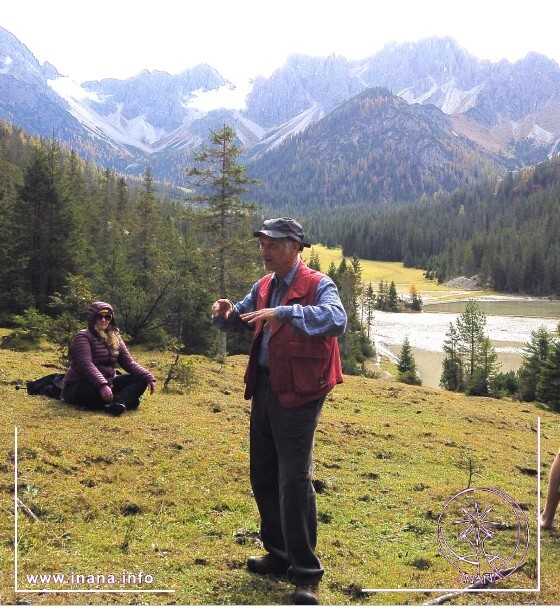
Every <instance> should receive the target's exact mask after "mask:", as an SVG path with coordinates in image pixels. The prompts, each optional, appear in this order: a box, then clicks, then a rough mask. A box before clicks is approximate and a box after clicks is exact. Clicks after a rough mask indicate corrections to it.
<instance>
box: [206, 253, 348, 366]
mask: <svg viewBox="0 0 560 607" xmlns="http://www.w3.org/2000/svg"><path fill="white" fill-rule="evenodd" d="M300 263H301V260H299V261H298V262H297V263H296V265H295V266H294V267H293V268H292V269H291V270H290V272H289V273H288V275H287V276H286V277H285V278H284V279H283V280H278V277H277V276H276V274H274V275H273V277H272V291H271V296H270V303H269V305H268V307H269V308H276V318H277V319H278V320H279V321H280V322H283V323H287V324H289V325H290V326H291V327H292V329H293V330H294V331H296V332H298V333H304V334H305V335H311V336H314V335H328V336H330V337H338V336H339V335H342V334H343V333H344V331H345V330H346V322H347V318H346V311H345V310H344V307H343V305H342V302H341V301H340V296H339V294H338V289H337V288H336V285H335V284H334V282H333V281H332V280H331V278H329V277H328V276H324V277H323V278H321V280H320V281H319V284H318V285H317V295H316V297H315V303H314V305H312V306H301V305H300V304H294V305H291V306H281V305H279V304H280V302H281V301H282V299H283V298H284V295H286V293H287V291H288V288H289V286H290V285H291V283H292V281H293V279H294V276H295V274H296V272H297V270H298V268H299V265H300ZM258 288H259V283H258V282H256V283H255V284H254V285H253V288H252V289H251V292H250V293H249V294H248V295H246V296H245V298H244V299H243V300H242V301H240V302H238V303H236V304H235V305H234V306H233V314H232V315H231V316H230V317H229V318H228V319H227V320H226V319H224V317H223V316H213V317H212V323H213V324H214V325H215V326H216V327H218V328H219V329H221V330H222V331H253V326H252V325H249V324H247V323H245V322H243V321H242V320H241V318H240V315H241V314H247V313H248V312H254V311H255V310H256V309H257V296H258ZM269 338H270V331H263V336H262V341H261V347H260V349H259V354H258V364H259V365H264V366H268V340H269Z"/></svg>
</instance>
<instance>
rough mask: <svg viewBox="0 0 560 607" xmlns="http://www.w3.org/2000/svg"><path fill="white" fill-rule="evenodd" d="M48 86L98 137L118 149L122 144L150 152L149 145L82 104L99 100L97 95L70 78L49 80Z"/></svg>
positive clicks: (71, 112)
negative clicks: (85, 101) (85, 100)
mask: <svg viewBox="0 0 560 607" xmlns="http://www.w3.org/2000/svg"><path fill="white" fill-rule="evenodd" d="M47 84H48V85H49V86H50V87H51V88H52V89H53V91H55V93H57V94H58V95H60V96H61V97H62V98H63V99H64V100H65V101H66V102H67V103H68V105H69V107H70V114H72V116H74V118H76V119H77V120H78V121H79V122H80V123H81V124H82V125H84V127H86V128H87V129H88V130H89V131H90V132H91V133H93V134H94V135H95V136H96V137H99V138H101V139H103V140H104V141H107V142H108V143H110V144H111V145H112V146H113V147H114V148H117V149H118V148H119V144H120V145H123V146H133V147H135V148H138V149H141V150H142V151H144V152H150V147H149V145H146V144H145V143H143V142H141V141H138V140H137V139H135V138H134V137H132V136H131V135H130V134H129V133H127V132H126V131H125V130H123V129H122V128H120V127H119V126H117V125H114V124H113V123H112V122H111V121H109V120H107V119H106V118H104V117H103V116H100V115H99V114H98V113H97V112H95V111H94V110H92V109H91V108H89V107H88V106H86V105H85V104H84V103H83V102H82V100H83V99H85V98H90V99H95V100H99V96H98V95H97V94H96V93H94V92H90V91H86V90H84V89H83V88H82V87H81V86H80V85H79V84H77V83H76V82H74V81H73V80H71V79H70V78H68V77H61V78H57V79H55V80H47Z"/></svg>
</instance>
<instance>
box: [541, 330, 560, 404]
mask: <svg viewBox="0 0 560 607" xmlns="http://www.w3.org/2000/svg"><path fill="white" fill-rule="evenodd" d="M535 397H536V400H538V401H539V402H541V403H544V404H545V405H548V406H549V407H552V409H553V410H554V411H560V340H554V341H553V342H552V343H551V344H550V346H549V349H548V355H547V357H546V359H545V361H544V363H543V365H542V367H541V372H540V374H539V379H538V381H537V389H536V394H535Z"/></svg>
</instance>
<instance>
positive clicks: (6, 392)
mask: <svg viewBox="0 0 560 607" xmlns="http://www.w3.org/2000/svg"><path fill="white" fill-rule="evenodd" d="M3 333H4V334H5V333H6V331H5V330H4V331H3ZM132 351H133V354H134V355H135V357H136V358H137V359H138V360H139V361H140V362H141V363H142V364H144V365H145V366H147V367H149V368H150V369H152V371H153V372H154V374H155V375H156V376H157V377H158V380H159V386H161V385H162V384H163V379H164V378H165V376H166V375H167V370H168V368H169V365H170V364H171V362H172V360H173V358H174V355H173V354H172V353H171V352H152V351H145V350H140V349H136V348H132ZM190 361H191V364H192V368H193V371H194V374H193V375H194V379H193V381H192V383H191V385H189V386H178V385H176V384H173V383H172V384H171V385H170V388H171V389H170V390H169V391H168V392H165V391H163V390H161V388H160V389H158V390H157V391H156V393H155V394H154V395H153V396H146V397H145V398H144V400H143V402H142V404H141V406H140V408H139V409H138V410H137V411H134V412H127V413H125V414H124V415H123V416H121V417H118V418H113V417H110V416H109V415H107V414H104V413H101V412H92V411H88V410H83V409H79V408H74V407H71V406H68V405H66V404H64V403H63V402H61V401H56V400H53V399H49V398H45V397H40V396H29V395H27V393H26V391H25V389H19V390H17V389H16V388H17V386H25V381H26V380H30V379H36V378H38V377H41V376H43V375H46V374H47V373H52V372H55V371H58V370H63V369H62V368H61V367H60V365H59V362H58V359H57V353H56V351H55V350H54V349H50V348H48V347H47V348H46V349H43V350H36V351H32V352H27V353H20V352H14V351H10V350H0V385H1V391H0V428H1V429H2V431H1V437H0V441H1V442H0V495H1V501H0V508H1V514H2V516H1V517H0V563H2V568H1V571H0V604H16V603H17V604H39V605H70V604H74V605H75V604H103V605H112V604H145V605H168V604H169V605H175V604H178V605H181V604H289V603H290V597H291V592H292V589H293V587H292V586H291V585H290V584H288V582H287V581H286V580H285V579H284V578H283V577H280V576H266V577H261V576H255V575H253V574H250V573H249V572H248V571H247V570H246V568H245V561H246V559H247V557H248V556H249V555H251V554H260V553H261V547H260V545H259V538H258V514H257V509H256V506H255V504H254V501H253V499H252V496H251V489H250V486H249V478H248V423H249V404H248V403H247V402H245V401H244V400H243V396H242V393H243V379H242V378H243V371H244V368H245V364H246V357H245V356H234V357H230V358H229V359H228V360H227V362H226V363H225V364H220V363H218V362H216V361H213V360H208V359H206V358H203V357H191V358H190ZM539 416H540V417H541V420H542V421H541V455H542V473H541V480H542V482H543V486H542V488H541V495H542V496H544V494H545V490H546V484H547V479H548V471H549V465H550V463H551V462H552V459H553V457H554V454H555V452H556V450H557V448H558V444H559V442H560V440H559V439H560V416H559V415H558V414H552V413H549V412H547V411H544V410H540V409H538V408H537V407H536V406H534V405H532V404H526V403H517V402H511V401H505V400H504V401H497V400H492V399H483V398H466V397H464V396H462V395H457V394H452V393H447V392H445V391H442V390H438V389H433V388H424V387H412V386H406V385H404V384H399V383H396V382H394V381H391V380H378V379H366V378H361V377H347V378H346V379H345V383H344V384H342V385H341V386H338V387H337V388H336V389H335V390H334V391H333V393H332V394H331V395H330V396H329V397H328V399H327V402H326V404H325V408H324V413H323V417H322V419H321V422H320V424H319V428H318V432H317V438H316V449H315V464H316V465H315V484H316V488H317V492H318V511H319V544H318V552H319V555H320V557H321V559H322V562H323V565H324V567H325V570H326V574H325V577H324V580H323V583H322V585H321V592H322V601H323V603H325V604H343V605H344V604H355V605H397V604H415V605H416V604H422V603H425V602H427V601H429V600H432V599H434V598H436V597H438V596H439V595H441V594H445V592H443V591H442V592H430V593H424V592H422V593H405V592H402V593H401V592H390V591H384V592H375V593H371V594H364V593H362V592H361V589H363V588H368V589H406V588H408V589H417V588H423V589H434V588H435V589H448V588H458V587H461V585H460V584H458V582H456V577H457V571H456V570H455V569H454V568H453V567H452V566H451V564H450V563H449V562H448V561H447V560H446V559H445V558H443V557H442V556H441V555H440V553H439V548H438V544H437V541H436V532H437V523H438V517H439V515H440V513H441V512H442V508H443V507H444V505H445V503H446V502H447V500H449V499H450V498H451V497H452V496H453V495H455V494H456V493H457V492H459V491H460V490H462V489H464V488H466V487H467V484H468V481H469V477H470V476H471V477H472V482H471V486H473V487H477V486H478V487H493V488H498V489H500V490H502V491H505V492H506V493H508V494H509V495H511V496H512V497H513V498H514V499H515V500H516V501H517V502H518V503H519V504H520V506H521V508H522V509H523V511H524V512H525V514H526V516H527V518H528V520H529V526H530V545H529V552H528V555H527V560H526V563H525V565H524V566H523V567H522V569H521V570H520V571H518V572H517V573H515V574H514V575H513V576H511V577H509V578H507V579H505V580H503V581H501V582H499V583H498V587H499V588H501V589H505V588H509V589H517V588H521V589H528V588H529V589H531V588H536V587H537V569H538V567H537V556H538V555H537V541H536V538H537V534H536V531H537V530H536V525H535V519H536V513H537V418H538V417H539ZM15 427H17V441H18V470H17V488H18V497H19V499H20V500H21V503H22V504H23V505H24V506H25V507H26V508H27V509H28V510H27V511H25V510H24V509H23V507H21V508H19V513H18V517H17V524H18V530H17V539H18V552H17V556H18V561H17V583H18V589H19V590H20V591H21V590H50V591H53V590H66V591H68V590H88V591H92V590H103V591H107V590H113V591H114V590H119V591H121V590H128V591H131V590H132V591H134V592H128V593H120V594H116V593H107V592H101V593H93V592H91V593H81V594H75V593H68V592H65V593H62V592H59V593H53V592H49V593H47V592H41V593H33V594H31V593H29V594H28V593H23V592H20V593H17V594H16V593H15V591H14V534H15V520H14V459H15V458H14V446H15V433H14V428H15ZM558 528H559V530H555V531H548V532H544V533H542V545H541V550H542V554H541V559H540V561H541V562H540V572H541V591H540V592H539V593H536V592H526V591H525V592H515V593H513V594H511V593H498V592H490V593H471V594H470V595H462V596H458V597H457V598H454V599H452V600H451V601H450V604H456V605H464V604H472V605H488V604H555V603H558V600H559V597H560V576H559V575H558V570H559V567H560V521H559V526H558ZM501 533H503V534H505V535H502V537H508V534H510V535H511V534H512V533H513V530H512V529H509V530H508V529H507V528H506V529H503V530H502V531H501ZM123 572H125V575H126V576H128V575H131V574H132V575H136V576H137V577H136V581H137V583H136V584H134V583H132V582H133V581H134V578H128V579H129V582H130V583H128V584H124V585H123V584H120V583H117V582H118V581H120V580H121V579H122V575H123ZM140 572H142V575H143V578H142V581H141V583H138V582H139V577H138V576H139V573H140ZM36 574H64V575H66V576H67V578H66V580H67V581H70V582H72V581H74V582H76V580H78V582H79V583H74V584H72V583H64V584H62V583H58V584H56V583H53V582H51V583H50V584H45V583H43V584H34V583H33V582H32V581H31V580H30V578H28V577H27V576H29V575H36ZM111 574H113V575H114V576H115V579H116V580H117V582H115V583H113V584H109V583H107V582H106V583H105V584H102V583H96V582H95V581H89V582H88V581H87V580H88V577H87V576H96V575H104V576H106V577H105V580H108V579H109V577H108V576H110V575H111ZM79 575H82V576H84V577H83V578H77V577H76V576H79ZM71 576H73V577H71ZM148 576H149V578H148ZM89 579H90V580H91V579H92V578H89ZM95 579H96V580H97V581H98V582H99V581H101V582H102V581H103V578H95ZM146 579H147V580H148V582H149V583H146V581H145V580H146ZM131 580H132V581H131ZM145 590H173V591H174V592H173V593H167V594H163V593H141V592H140V591H145Z"/></svg>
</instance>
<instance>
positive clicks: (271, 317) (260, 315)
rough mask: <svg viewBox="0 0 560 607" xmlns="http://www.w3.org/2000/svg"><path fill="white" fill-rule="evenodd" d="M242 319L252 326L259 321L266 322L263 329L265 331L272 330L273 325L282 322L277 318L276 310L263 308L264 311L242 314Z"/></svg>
mask: <svg viewBox="0 0 560 607" xmlns="http://www.w3.org/2000/svg"><path fill="white" fill-rule="evenodd" d="M240 318H241V320H243V321H245V322H246V323H249V324H250V325H254V324H255V323H256V322H257V320H262V321H264V326H263V329H264V330H265V331H268V330H270V329H271V328H272V326H273V325H275V324H276V323H279V322H280V321H279V320H278V319H277V318H276V309H275V308H263V309H262V310H257V311H256V312H247V314H241V316H240Z"/></svg>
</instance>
